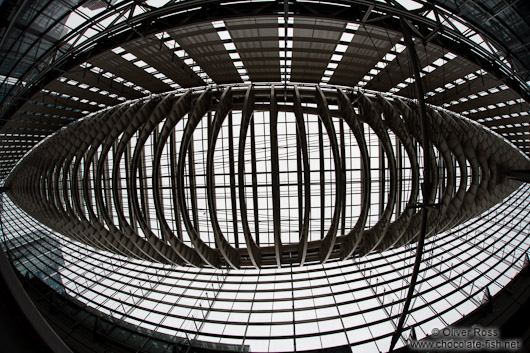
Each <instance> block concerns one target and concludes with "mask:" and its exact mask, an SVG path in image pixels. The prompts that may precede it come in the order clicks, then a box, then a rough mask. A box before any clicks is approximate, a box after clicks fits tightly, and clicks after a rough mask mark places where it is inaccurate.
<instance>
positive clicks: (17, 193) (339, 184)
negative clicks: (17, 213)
mask: <svg viewBox="0 0 530 353" xmlns="http://www.w3.org/2000/svg"><path fill="white" fill-rule="evenodd" d="M280 97H281V98H282V99H281V100H282V102H281V104H280V103H279V98H280ZM330 106H333V107H336V108H334V109H330ZM279 112H280V113H281V114H283V116H284V120H283V121H284V124H289V121H290V119H294V121H291V123H290V124H294V128H293V129H292V131H293V133H295V135H293V136H292V138H294V140H292V142H289V143H288V145H283V146H296V147H291V148H293V151H294V152H293V153H294V154H288V155H287V159H286V157H285V156H283V157H282V158H283V159H282V163H281V165H280V163H279V162H278V160H279V157H278V156H279V155H280V154H282V155H285V153H284V152H282V151H283V149H284V148H288V147H282V151H281V150H280V148H279V147H278V143H279V142H278V141H279V138H278V127H279V126H280V125H279V124H278V114H279ZM233 114H238V116H239V117H240V123H239V124H238V125H239V133H238V136H237V137H235V136H232V135H229V136H226V130H231V131H232V130H233V129H234V128H235V126H232V125H229V123H230V119H228V121H227V119H226V118H227V116H228V117H230V116H231V115H233ZM256 114H265V115H266V116H268V117H269V118H268V119H265V120H263V121H262V123H261V124H260V123H259V120H257V119H258V118H257V117H256ZM425 114H426V115H425V124H426V129H428V130H429V131H430V139H431V142H432V146H431V147H429V148H427V149H425V145H424V137H423V136H422V134H421V131H422V128H421V126H420V118H419V110H418V107H417V106H416V105H414V104H412V103H405V102H403V101H400V100H397V99H396V100H393V101H391V100H389V99H386V98H383V97H382V96H372V97H369V96H366V95H364V94H357V95H351V93H347V92H344V91H343V90H341V89H338V90H337V91H335V92H333V91H326V92H324V91H323V90H322V89H320V88H319V87H318V86H317V87H314V88H307V87H303V88H302V87H297V86H290V87H282V88H275V87H270V88H263V87H261V88H255V87H253V86H249V87H248V88H247V89H232V88H231V87H227V88H225V89H224V90H219V91H214V90H211V89H207V90H204V91H203V92H202V93H192V92H191V91H189V92H188V93H186V94H182V95H167V96H165V97H154V98H151V99H148V100H141V101H138V102H133V103H128V104H124V105H122V106H119V107H116V108H112V109H109V110H106V111H104V112H101V113H98V114H95V115H93V116H91V117H89V118H86V119H84V120H82V121H80V122H79V123H77V124H74V125H72V126H71V127H69V128H66V129H64V130H63V131H61V132H60V133H57V134H55V135H54V136H52V137H51V138H49V139H47V140H45V141H44V142H43V143H42V144H41V145H40V146H38V147H37V148H35V149H34V150H33V151H32V152H31V153H30V154H29V155H28V156H27V157H25V158H24V159H23V160H22V161H21V162H20V163H19V164H18V166H17V167H16V168H15V170H14V171H13V172H12V173H11V175H10V177H9V178H8V180H7V183H6V186H7V187H8V188H9V189H10V190H9V195H10V197H11V198H12V199H13V200H14V201H15V202H16V203H17V204H18V205H19V206H20V207H22V208H23V209H24V210H26V211H27V212H28V213H29V214H30V215H32V216H33V217H34V218H35V219H37V220H39V221H41V222H42V223H43V224H45V225H47V226H49V227H50V228H52V229H54V230H56V231H58V232H60V233H62V234H64V235H66V236H69V237H71V238H72V239H75V240H78V241H81V242H84V243H87V244H90V245H91V246H94V247H96V248H98V249H104V250H107V251H110V252H114V253H118V254H122V255H125V256H129V257H133V258H141V259H146V260H150V261H157V262H162V263H172V264H179V265H183V264H188V265H192V266H198V267H202V266H207V267H214V268H220V267H224V266H230V267H233V268H236V269H237V268H242V267H249V266H251V267H257V268H261V267H270V266H278V267H280V266H282V265H293V264H299V265H303V264H308V263H315V262H317V263H318V262H321V263H324V262H327V261H331V260H332V259H345V258H349V257H351V256H352V255H356V256H362V255H366V254H369V253H372V252H381V251H384V250H387V249H390V248H393V247H397V246H402V245H405V244H410V243H412V242H416V241H417V240H418V239H419V235H420V229H421V228H422V223H423V227H424V228H425V236H426V237H430V236H433V235H435V234H437V233H439V232H440V231H443V230H446V229H449V228H451V227H454V226H456V225H458V224H461V223H462V222H465V221H466V220H468V219H470V218H472V217H474V216H476V215H478V214H479V213H481V212H483V211H484V210H486V209H488V208H489V207H491V206H492V205H494V204H495V203H497V202H498V201H500V200H502V199H503V198H504V197H506V196H507V195H508V194H510V193H511V192H512V191H513V190H515V189H516V188H517V187H518V185H519V182H517V181H515V180H511V179H509V178H507V177H506V171H509V170H523V169H528V163H529V162H528V161H527V160H526V159H525V158H524V157H523V156H522V155H521V154H520V153H519V152H518V151H517V150H516V149H514V148H513V147H511V146H510V145H508V144H507V143H506V142H504V140H502V139H500V138H499V137H497V136H495V135H493V134H491V133H489V132H487V131H486V130H484V129H482V128H480V127H479V126H477V125H474V124H472V123H470V122H469V121H466V120H463V119H460V118H457V117H455V116H452V115H449V114H446V113H444V112H439V111H435V110H433V109H430V108H426V110H425ZM289 117H292V118H289ZM311 117H314V119H313V123H311V119H312V118H311ZM315 119H316V120H315ZM317 122H318V124H322V125H323V127H324V129H320V130H319V132H318V139H319V140H326V141H328V142H327V144H324V145H323V144H321V143H315V142H314V140H309V139H308V136H310V133H311V131H314V130H315V126H317V125H315V124H317ZM341 122H343V123H345V124H346V126H347V127H348V128H349V130H348V129H345V128H342V129H339V130H340V131H338V130H337V127H339V126H340V124H341ZM232 124H233V123H232ZM233 125H235V124H233ZM258 127H259V128H260V129H262V130H263V131H262V132H261V134H258V133H256V132H255V130H256V129H257V128H258ZM222 129H224V131H225V132H224V133H223V134H222V135H220V131H221V130H222ZM267 130H269V131H270V132H271V133H270V137H267V139H266V140H265V141H266V142H265V146H261V145H260V147H259V148H260V153H264V155H265V156H268V155H270V156H272V158H271V159H270V162H265V161H269V159H268V158H266V157H265V159H263V157H262V158H260V159H259V161H257V159H256V156H255V154H256V151H255V148H256V145H257V142H256V141H257V138H258V137H260V138H261V137H262V136H267V135H268V134H267ZM252 131H254V132H252ZM249 132H250V134H249ZM369 133H370V134H372V135H368V134H369ZM256 134H258V135H256ZM315 134H316V132H313V135H315ZM249 135H250V136H249ZM172 136H173V137H172ZM256 136H258V137H256ZM289 136H290V135H286V138H291V137H289ZM345 136H347V137H348V139H350V138H351V142H350V143H351V144H352V145H355V146H358V149H359V153H360V157H357V158H360V161H357V160H354V159H353V158H354V157H352V156H351V155H350V156H349V157H348V156H347V155H346V154H345V153H344V152H342V153H341V150H342V151H344V148H345V147H346V146H344V144H345V143H344V142H339V141H344V140H345ZM369 136H372V137H371V139H372V140H373V139H374V138H376V139H377V141H379V142H378V146H380V148H381V150H382V154H381V155H380V156H379V157H378V158H379V159H380V160H383V159H384V160H385V162H383V165H386V166H388V167H387V168H385V170H382V171H381V170H379V173H380V180H381V181H383V180H384V185H388V186H387V187H388V191H385V190H377V189H375V190H374V187H375V186H374V184H373V182H370V180H371V178H372V179H373V173H374V170H373V169H372V168H370V155H369V153H373V152H369V148H368V144H369V143H368V142H367V140H368V139H369ZM391 136H395V137H391ZM249 137H250V146H249V143H248V139H249ZM168 140H169V143H168ZM177 140H178V142H179V143H178V144H177V143H176V141H177ZM269 142H270V144H269ZM294 142H296V143H295V145H293V143H294ZM227 144H228V145H233V147H231V148H230V149H228V150H227V149H225V148H223V147H222V146H226V145H227ZM398 144H399V145H400V146H402V147H401V148H398V147H397V146H398ZM352 145H350V147H351V146H352ZM201 146H205V147H201ZM235 146H237V148H236V147H235ZM253 146H254V147H253ZM197 148H203V149H202V150H201V151H195V149H197ZM249 149H250V151H249ZM315 149H320V150H323V149H325V150H326V151H327V152H326V153H327V155H328V156H329V157H328V158H327V159H326V160H325V161H323V160H322V157H320V160H319V161H315V160H314V157H312V156H313V154H310V153H309V152H308V151H310V150H312V151H314V150H315ZM397 150H400V155H401V154H402V155H406V158H405V157H402V158H401V160H400V163H398V162H397V160H396V151H397ZM233 154H235V155H236V157H237V158H235V160H237V163H236V165H235V167H234V168H231V167H230V168H229V167H228V166H226V165H224V164H223V163H224V162H223V161H227V160H229V155H233ZM425 154H430V155H431V158H430V160H429V159H427V163H428V164H429V169H427V172H429V171H433V172H432V173H429V174H430V177H431V178H432V183H430V184H429V183H426V182H425V180H423V184H422V186H423V192H424V195H423V197H422V198H421V199H420V198H419V186H420V182H421V180H420V174H419V169H420V162H419V157H418V156H421V155H425ZM289 156H290V157H289ZM435 156H438V157H435ZM249 157H250V158H249ZM310 157H311V158H310ZM373 159H374V157H373V156H372V161H373ZM162 161H164V162H162ZM258 162H260V163H261V165H262V167H261V169H260V170H259V172H258V168H256V164H257V163H258ZM315 162H318V163H315ZM324 162H325V164H326V167H324V169H322V168H323V167H322V165H323V164H324ZM358 162H360V166H361V167H360V168H361V170H360V179H357V177H356V176H354V175H353V174H352V173H353V170H352V169H346V168H345V167H344V166H345V165H353V164H356V163H358ZM263 163H265V164H263ZM267 163H270V166H267ZM403 164H407V165H409V166H410V177H409V178H410V179H409V182H410V183H411V184H410V189H408V188H404V187H401V189H399V190H398V181H399V182H400V183H403V182H404V179H405V176H404V175H405V169H404V167H403V166H402V165H403ZM263 165H265V167H263ZM289 165H293V166H292V167H291V173H293V175H294V174H296V175H298V179H297V180H296V181H293V180H289V178H288V175H287V177H285V174H286V173H285V172H281V171H280V169H281V168H283V169H285V168H289ZM317 165H318V166H319V167H317ZM398 165H400V166H401V167H400V168H398ZM294 166H296V167H294ZM280 167H281V168H280ZM322 172H325V173H327V174H328V175H329V176H328V177H327V178H328V179H327V181H326V183H327V185H328V186H327V187H325V188H320V187H316V186H314V185H315V184H316V185H319V184H318V183H315V181H316V180H315V179H314V177H313V178H312V177H311V175H312V174H316V173H318V174H321V173H322ZM381 173H383V174H381ZM287 174H289V173H287ZM371 174H372V175H371ZM258 177H259V178H260V179H259V180H260V181H258ZM224 178H228V179H229V180H230V181H229V182H225V181H224V180H225V179H224ZM372 181H373V180H372ZM353 183H357V184H358V185H359V187H360V193H359V194H358V196H355V197H354V198H355V200H354V201H351V200H350V201H348V209H349V208H350V207H354V206H358V207H359V210H360V213H359V215H356V214H354V213H350V212H345V207H346V206H343V205H345V204H346V198H347V196H348V195H350V196H348V197H349V199H350V198H351V197H353V196H351V195H353V194H354V191H353V189H352V186H351V185H353ZM347 185H350V186H347ZM269 187H270V190H272V194H271V195H265V194H263V191H262V190H269V189H267V188H269ZM228 188H230V189H231V190H233V188H236V189H237V191H238V193H237V195H236V193H234V192H230V196H228V194H226V193H224V194H219V191H218V190H225V189H228ZM258 189H259V190H261V191H260V192H259V193H258V191H257V190H258ZM293 189H296V190H298V191H297V192H295V191H293ZM404 190H406V191H407V192H408V193H409V194H408V196H409V197H408V200H405V198H406V196H405V194H404ZM249 191H250V192H251V193H252V195H248V194H246V193H248V192H249ZM204 192H206V194H204ZM325 193H330V194H329V195H326V197H325V198H324V199H323V200H326V199H329V200H330V201H331V200H333V201H332V204H331V205H329V204H328V206H327V207H326V206H324V205H320V207H321V208H324V209H325V212H324V215H325V216H324V219H318V215H315V213H318V212H315V206H314V205H312V202H314V200H315V197H322V196H324V194H325ZM374 193H375V194H374ZM377 194H378V195H379V196H380V197H379V198H377V200H378V202H379V203H380V207H379V208H380V211H379V212H377V211H374V208H375V207H374V206H372V204H371V202H370V196H371V195H377ZM398 194H401V196H400V197H398ZM199 195H202V196H199ZM223 195H224V196H223ZM234 197H237V200H235V201H237V202H233V201H234ZM291 199H292V200H293V201H294V200H295V199H296V200H297V204H298V206H297V207H295V206H292V207H288V210H297V212H298V218H296V217H295V216H293V215H292V214H290V213H289V215H286V214H283V213H282V210H283V209H285V208H286V206H285V205H286V202H288V200H291ZM286 200H287V201H286ZM397 200H402V203H404V207H398V206H397ZM269 201H270V205H272V206H267V205H269ZM325 202H326V201H325ZM356 203H358V204H356ZM221 204H231V205H232V206H231V207H230V208H229V209H228V210H226V211H227V212H228V213H231V214H237V217H238V218H239V222H238V223H237V226H238V227H240V229H242V231H243V232H242V233H243V236H244V244H245V246H240V242H239V241H237V242H236V241H235V239H233V238H231V240H229V237H228V235H227V234H226V232H227V231H225V232H223V230H222V229H225V230H226V229H229V228H227V225H228V224H229V222H228V220H227V218H226V216H225V215H224V213H226V212H224V211H223V217H222V219H223V221H222V224H223V225H222V227H221V226H220V221H219V219H220V211H219V205H221ZM234 204H237V206H236V207H234V206H233V205H234ZM402 206H403V205H402ZM249 207H250V208H249ZM425 207H431V208H435V209H436V210H437V212H430V213H429V215H428V216H427V217H426V219H425V220H424V221H423V222H422V212H421V210H420V209H421V208H425ZM153 208H154V209H153ZM251 209H252V210H256V209H258V210H260V214H259V215H258V217H259V219H258V218H255V219H254V218H252V217H251V211H250V210H251ZM206 211H207V214H206ZM269 211H270V212H271V214H272V220H270V221H269V218H268V217H267V216H263V212H265V213H268V212H269ZM369 213H371V214H372V217H371V218H370V222H367V219H368V214H369ZM374 213H375V214H374ZM321 217H322V216H321ZM354 218H356V219H355V221H354ZM252 219H253V220H254V221H255V222H257V223H256V224H258V226H257V227H256V226H251V225H250V223H251V222H252ZM310 220H311V221H312V222H315V220H316V221H317V222H318V221H324V223H325V224H327V230H325V231H323V230H324V229H319V230H318V231H317V232H321V231H323V232H321V236H320V238H319V239H316V238H315V232H316V230H315V227H314V226H311V227H310ZM291 221H293V222H294V223H297V224H299V226H298V228H296V229H295V230H292V229H291V226H290V225H289V226H288V229H285V228H284V227H286V222H287V223H289V222H291ZM269 222H270V223H269ZM319 223H320V222H319ZM346 223H347V224H348V225H351V228H350V229H347V228H345V227H340V225H341V224H346ZM261 224H263V226H259V225H261ZM289 224H290V223H289ZM264 227H265V228H266V229H272V234H273V237H272V239H273V240H271V241H269V242H267V241H265V240H263V239H262V240H261V242H260V240H259V238H258V236H257V234H258V232H259V231H260V230H261V231H263V229H265V228H264ZM289 231H292V232H298V233H297V234H298V235H297V236H296V239H295V240H293V239H292V238H285V235H283V234H285V233H287V232H289ZM228 232H229V233H232V232H233V229H232V230H231V231H228ZM211 234H212V235H213V237H211V236H210V235H211ZM264 236H265V235H263V234H262V238H263V237H264Z"/></svg>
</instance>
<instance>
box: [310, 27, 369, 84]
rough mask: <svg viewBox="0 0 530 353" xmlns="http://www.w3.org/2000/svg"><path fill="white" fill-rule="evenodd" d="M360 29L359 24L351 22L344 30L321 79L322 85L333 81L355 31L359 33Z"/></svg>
mask: <svg viewBox="0 0 530 353" xmlns="http://www.w3.org/2000/svg"><path fill="white" fill-rule="evenodd" d="M359 27H360V25H359V24H357V23H352V22H349V23H348V24H347V25H346V28H345V29H344V32H343V33H342V35H341V37H340V39H339V43H337V46H336V47H335V50H334V52H333V54H332V55H331V60H330V61H329V63H328V66H327V67H326V70H325V71H324V75H323V76H322V78H321V79H320V81H321V82H322V83H327V82H329V80H331V77H332V76H333V74H334V72H335V69H336V68H337V66H338V65H339V63H340V61H341V60H342V58H343V56H344V53H345V52H346V50H348V45H349V44H350V43H351V41H352V40H353V37H354V36H355V31H357V29H358V28H359Z"/></svg>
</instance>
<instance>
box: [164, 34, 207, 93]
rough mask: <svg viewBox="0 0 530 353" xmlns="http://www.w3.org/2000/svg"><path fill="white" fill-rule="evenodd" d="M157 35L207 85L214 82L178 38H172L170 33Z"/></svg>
mask: <svg viewBox="0 0 530 353" xmlns="http://www.w3.org/2000/svg"><path fill="white" fill-rule="evenodd" d="M156 37H157V38H158V39H160V40H161V41H162V42H163V43H164V45H165V46H166V47H167V48H168V49H169V50H171V51H172V52H173V53H174V54H175V55H176V56H177V57H178V58H179V59H180V60H182V61H183V62H184V64H186V65H187V66H188V67H189V68H190V69H192V70H193V72H195V74H196V75H197V76H199V77H200V78H201V79H202V80H203V82H204V83H205V84H206V85H210V84H213V83H214V81H213V80H212V79H211V78H210V76H209V75H208V74H207V73H206V72H205V71H204V70H203V69H202V68H201V67H200V66H199V65H198V64H197V63H196V62H195V60H193V58H192V57H190V56H189V54H188V53H187V52H186V51H185V50H184V49H183V48H182V47H181V46H180V44H179V43H177V41H176V40H174V39H172V38H171V36H170V35H169V33H167V32H160V33H157V34H156Z"/></svg>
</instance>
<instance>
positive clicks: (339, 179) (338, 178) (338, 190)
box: [315, 86, 345, 263]
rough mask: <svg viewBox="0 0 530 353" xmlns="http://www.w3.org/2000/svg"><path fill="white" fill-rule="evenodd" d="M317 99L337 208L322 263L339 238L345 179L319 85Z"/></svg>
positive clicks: (328, 112) (331, 121) (321, 255)
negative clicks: (327, 141)
mask: <svg viewBox="0 0 530 353" xmlns="http://www.w3.org/2000/svg"><path fill="white" fill-rule="evenodd" d="M315 93H316V101H317V111H318V115H319V116H320V119H321V120H322V123H323V124H324V127H325V129H326V133H327V134H328V138H329V141H330V144H331V151H332V153H333V162H334V164H335V209H334V210H333V218H332V221H331V226H330V228H329V230H328V232H327V234H326V236H325V237H324V239H323V241H322V247H321V248H320V261H321V262H322V263H324V262H326V261H327V260H328V259H329V257H330V255H331V252H332V251H333V247H334V245H335V241H336V240H337V231H338V228H339V218H340V213H341V210H342V207H341V203H342V199H343V190H344V188H345V187H344V180H343V175H342V172H341V170H340V166H341V165H342V163H341V155H340V151H339V144H338V141H337V134H336V133H335V127H334V126H333V120H332V119H331V113H330V111H329V108H328V103H327V100H326V96H325V95H324V92H322V90H321V89H320V87H318V86H317V88H316V92H315ZM321 192H322V191H321Z"/></svg>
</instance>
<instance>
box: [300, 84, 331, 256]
mask: <svg viewBox="0 0 530 353" xmlns="http://www.w3.org/2000/svg"><path fill="white" fill-rule="evenodd" d="M293 109H294V116H295V118H296V129H297V130H298V139H299V145H300V149H301V150H302V163H303V168H304V174H303V175H304V219H303V225H302V229H300V232H299V233H300V236H299V240H298V242H299V243H298V260H299V261H300V266H302V265H303V264H304V263H305V259H306V256H307V243H308V238H309V219H310V212H311V169H310V168H309V152H308V147H307V134H306V130H305V124H304V114H303V113H302V99H301V98H300V91H299V90H298V87H297V86H295V88H294V107H293ZM298 173H300V171H298ZM337 227H338V223H337Z"/></svg>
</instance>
